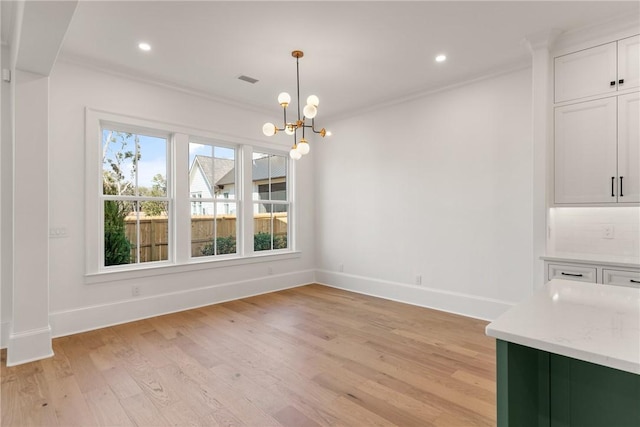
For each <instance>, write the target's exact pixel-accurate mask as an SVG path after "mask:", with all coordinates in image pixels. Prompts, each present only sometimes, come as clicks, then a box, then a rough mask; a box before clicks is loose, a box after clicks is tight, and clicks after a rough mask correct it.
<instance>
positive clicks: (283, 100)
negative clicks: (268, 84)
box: [278, 92, 291, 107]
mask: <svg viewBox="0 0 640 427" xmlns="http://www.w3.org/2000/svg"><path fill="white" fill-rule="evenodd" d="M290 102H291V95H289V94H288V93H287V92H281V93H280V95H278V103H279V104H280V105H282V106H283V107H286V106H287V105H289V103H290Z"/></svg>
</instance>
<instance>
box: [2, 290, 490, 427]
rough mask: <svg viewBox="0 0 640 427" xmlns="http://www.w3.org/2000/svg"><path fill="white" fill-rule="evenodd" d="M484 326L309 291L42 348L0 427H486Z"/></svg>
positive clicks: (10, 374) (17, 373) (10, 388)
mask: <svg viewBox="0 0 640 427" xmlns="http://www.w3.org/2000/svg"><path fill="white" fill-rule="evenodd" d="M485 326H486V322H484V321H481V320H477V319H470V318H466V317H463V316H459V315H455V314H450V313H444V312H439V311H436V310H430V309H425V308H421V307H416V306H411V305H406V304H401V303H396V302H392V301H388V300H383V299H379V298H375V297H371V296H366V295H359V294H355V293H351V292H346V291H343V290H340V289H334V288H329V287H326V286H322V285H307V286H302V287H298V288H292V289H287V290H284V291H280V292H275V293H271V294H266V295H259V296H255V297H251V298H245V299H242V300H237V301H229V302H225V303H221V304H216V305H211V306H205V307H200V308H197V309H194V310H188V311H185V312H180V313H173V314H168V315H164V316H158V317H155V318H150V319H145V320H141V321H137V322H131V323H128V324H123V325H117V326H112V327H108V328H104V329H100V330H96V331H91V332H87V333H83V334H77V335H72V336H68V337H63V338H58V339H55V340H54V341H53V348H54V352H55V356H54V357H52V358H50V359H46V360H42V361H38V362H32V363H29V364H25V365H21V366H17V367H11V368H8V367H7V366H6V351H3V352H1V353H0V360H1V362H0V363H1V364H2V366H0V375H1V379H0V392H1V396H0V404H1V405H2V411H1V412H2V414H1V418H0V425H2V426H3V427H4V426H20V427H22V426H47V427H48V426H70V425H82V426H85V425H86V426H93V425H99V426H153V425H158V426H168V425H179V426H208V427H209V426H210V427H216V426H249V427H254V426H261V427H262V426H273V427H277V426H285V427H289V426H296V427H303V426H309V427H318V426H349V427H353V426H357V427H360V426H367V427H369V426H380V427H392V426H421V427H422V426H437V427H450V426H492V425H495V422H496V407H495V341H494V340H493V339H491V338H488V337H486V336H485V335H484V327H485Z"/></svg>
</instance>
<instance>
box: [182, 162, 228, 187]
mask: <svg viewBox="0 0 640 427" xmlns="http://www.w3.org/2000/svg"><path fill="white" fill-rule="evenodd" d="M211 160H212V157H211V156H201V155H197V156H196V157H195V158H194V159H193V164H192V165H191V168H192V169H193V167H194V165H195V164H196V163H197V164H198V165H199V166H200V169H201V170H202V173H203V174H204V177H205V178H206V180H207V183H208V184H209V187H210V188H213V186H215V185H220V184H222V183H221V182H220V180H221V178H223V177H225V176H227V175H228V174H229V173H231V177H232V181H229V182H227V184H228V183H231V182H234V181H233V177H234V173H233V171H234V164H235V162H234V161H233V160H229V159H218V158H216V159H214V160H213V161H211Z"/></svg>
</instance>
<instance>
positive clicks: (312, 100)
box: [307, 95, 320, 107]
mask: <svg viewBox="0 0 640 427" xmlns="http://www.w3.org/2000/svg"><path fill="white" fill-rule="evenodd" d="M307 104H309V105H313V106H314V107H317V106H318V104H320V100H319V99H318V97H317V96H315V95H309V97H308V98H307Z"/></svg>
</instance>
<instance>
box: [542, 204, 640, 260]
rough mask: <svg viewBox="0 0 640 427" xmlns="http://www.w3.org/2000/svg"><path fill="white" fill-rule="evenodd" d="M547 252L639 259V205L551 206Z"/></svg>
mask: <svg viewBox="0 0 640 427" xmlns="http://www.w3.org/2000/svg"><path fill="white" fill-rule="evenodd" d="M549 226H550V227H551V233H550V235H549V239H548V246H547V252H548V253H577V254H580V253H584V254H590V255H593V254H597V255H607V256H620V257H631V258H634V257H636V258H640V207H611V208H551V209H550V210H549Z"/></svg>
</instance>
